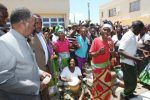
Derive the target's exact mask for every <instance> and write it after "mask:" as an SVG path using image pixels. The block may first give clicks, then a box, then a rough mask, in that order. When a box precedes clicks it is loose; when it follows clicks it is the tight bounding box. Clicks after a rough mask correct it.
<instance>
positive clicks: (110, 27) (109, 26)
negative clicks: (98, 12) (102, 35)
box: [102, 24, 112, 31]
mask: <svg viewBox="0 0 150 100" xmlns="http://www.w3.org/2000/svg"><path fill="white" fill-rule="evenodd" d="M105 27H107V28H109V29H110V30H111V31H112V26H111V25H110V24H104V25H103V27H102V28H105Z"/></svg>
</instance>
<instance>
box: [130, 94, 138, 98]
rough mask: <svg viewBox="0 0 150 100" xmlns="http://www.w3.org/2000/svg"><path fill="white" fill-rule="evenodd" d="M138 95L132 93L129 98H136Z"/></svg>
mask: <svg viewBox="0 0 150 100" xmlns="http://www.w3.org/2000/svg"><path fill="white" fill-rule="evenodd" d="M137 96H138V95H135V94H130V95H129V98H134V97H137Z"/></svg>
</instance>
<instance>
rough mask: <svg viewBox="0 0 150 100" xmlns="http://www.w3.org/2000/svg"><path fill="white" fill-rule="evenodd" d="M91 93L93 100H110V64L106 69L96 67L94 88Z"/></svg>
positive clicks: (94, 70)
mask: <svg viewBox="0 0 150 100" xmlns="http://www.w3.org/2000/svg"><path fill="white" fill-rule="evenodd" d="M105 63H106V62H105ZM100 67H102V66H100ZM91 93H92V95H93V100H110V98H111V94H112V93H111V73H110V70H109V64H108V65H107V66H105V68H98V67H95V68H94V69H93V86H92V90H91Z"/></svg>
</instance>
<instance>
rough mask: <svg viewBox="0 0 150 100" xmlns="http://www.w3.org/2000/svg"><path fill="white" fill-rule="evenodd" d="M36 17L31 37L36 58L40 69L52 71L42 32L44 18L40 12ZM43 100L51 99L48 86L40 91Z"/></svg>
mask: <svg viewBox="0 0 150 100" xmlns="http://www.w3.org/2000/svg"><path fill="white" fill-rule="evenodd" d="M33 16H34V17H35V33H34V36H33V37H32V38H30V46H31V47H32V49H33V51H34V53H35V58H36V61H37V63H38V66H39V68H40V69H42V70H44V71H47V72H48V73H50V67H49V64H48V59H49V52H48V48H47V44H46V40H45V38H44V36H43V33H42V18H41V16H40V15H38V14H34V15H33ZM40 94H41V99H42V100H49V99H50V98H49V94H48V87H47V88H46V89H44V90H42V91H41V92H40Z"/></svg>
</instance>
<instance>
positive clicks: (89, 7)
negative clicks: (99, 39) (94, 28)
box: [87, 1, 90, 21]
mask: <svg viewBox="0 0 150 100" xmlns="http://www.w3.org/2000/svg"><path fill="white" fill-rule="evenodd" d="M87 4H88V20H89V21H90V1H88V3H87Z"/></svg>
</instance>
